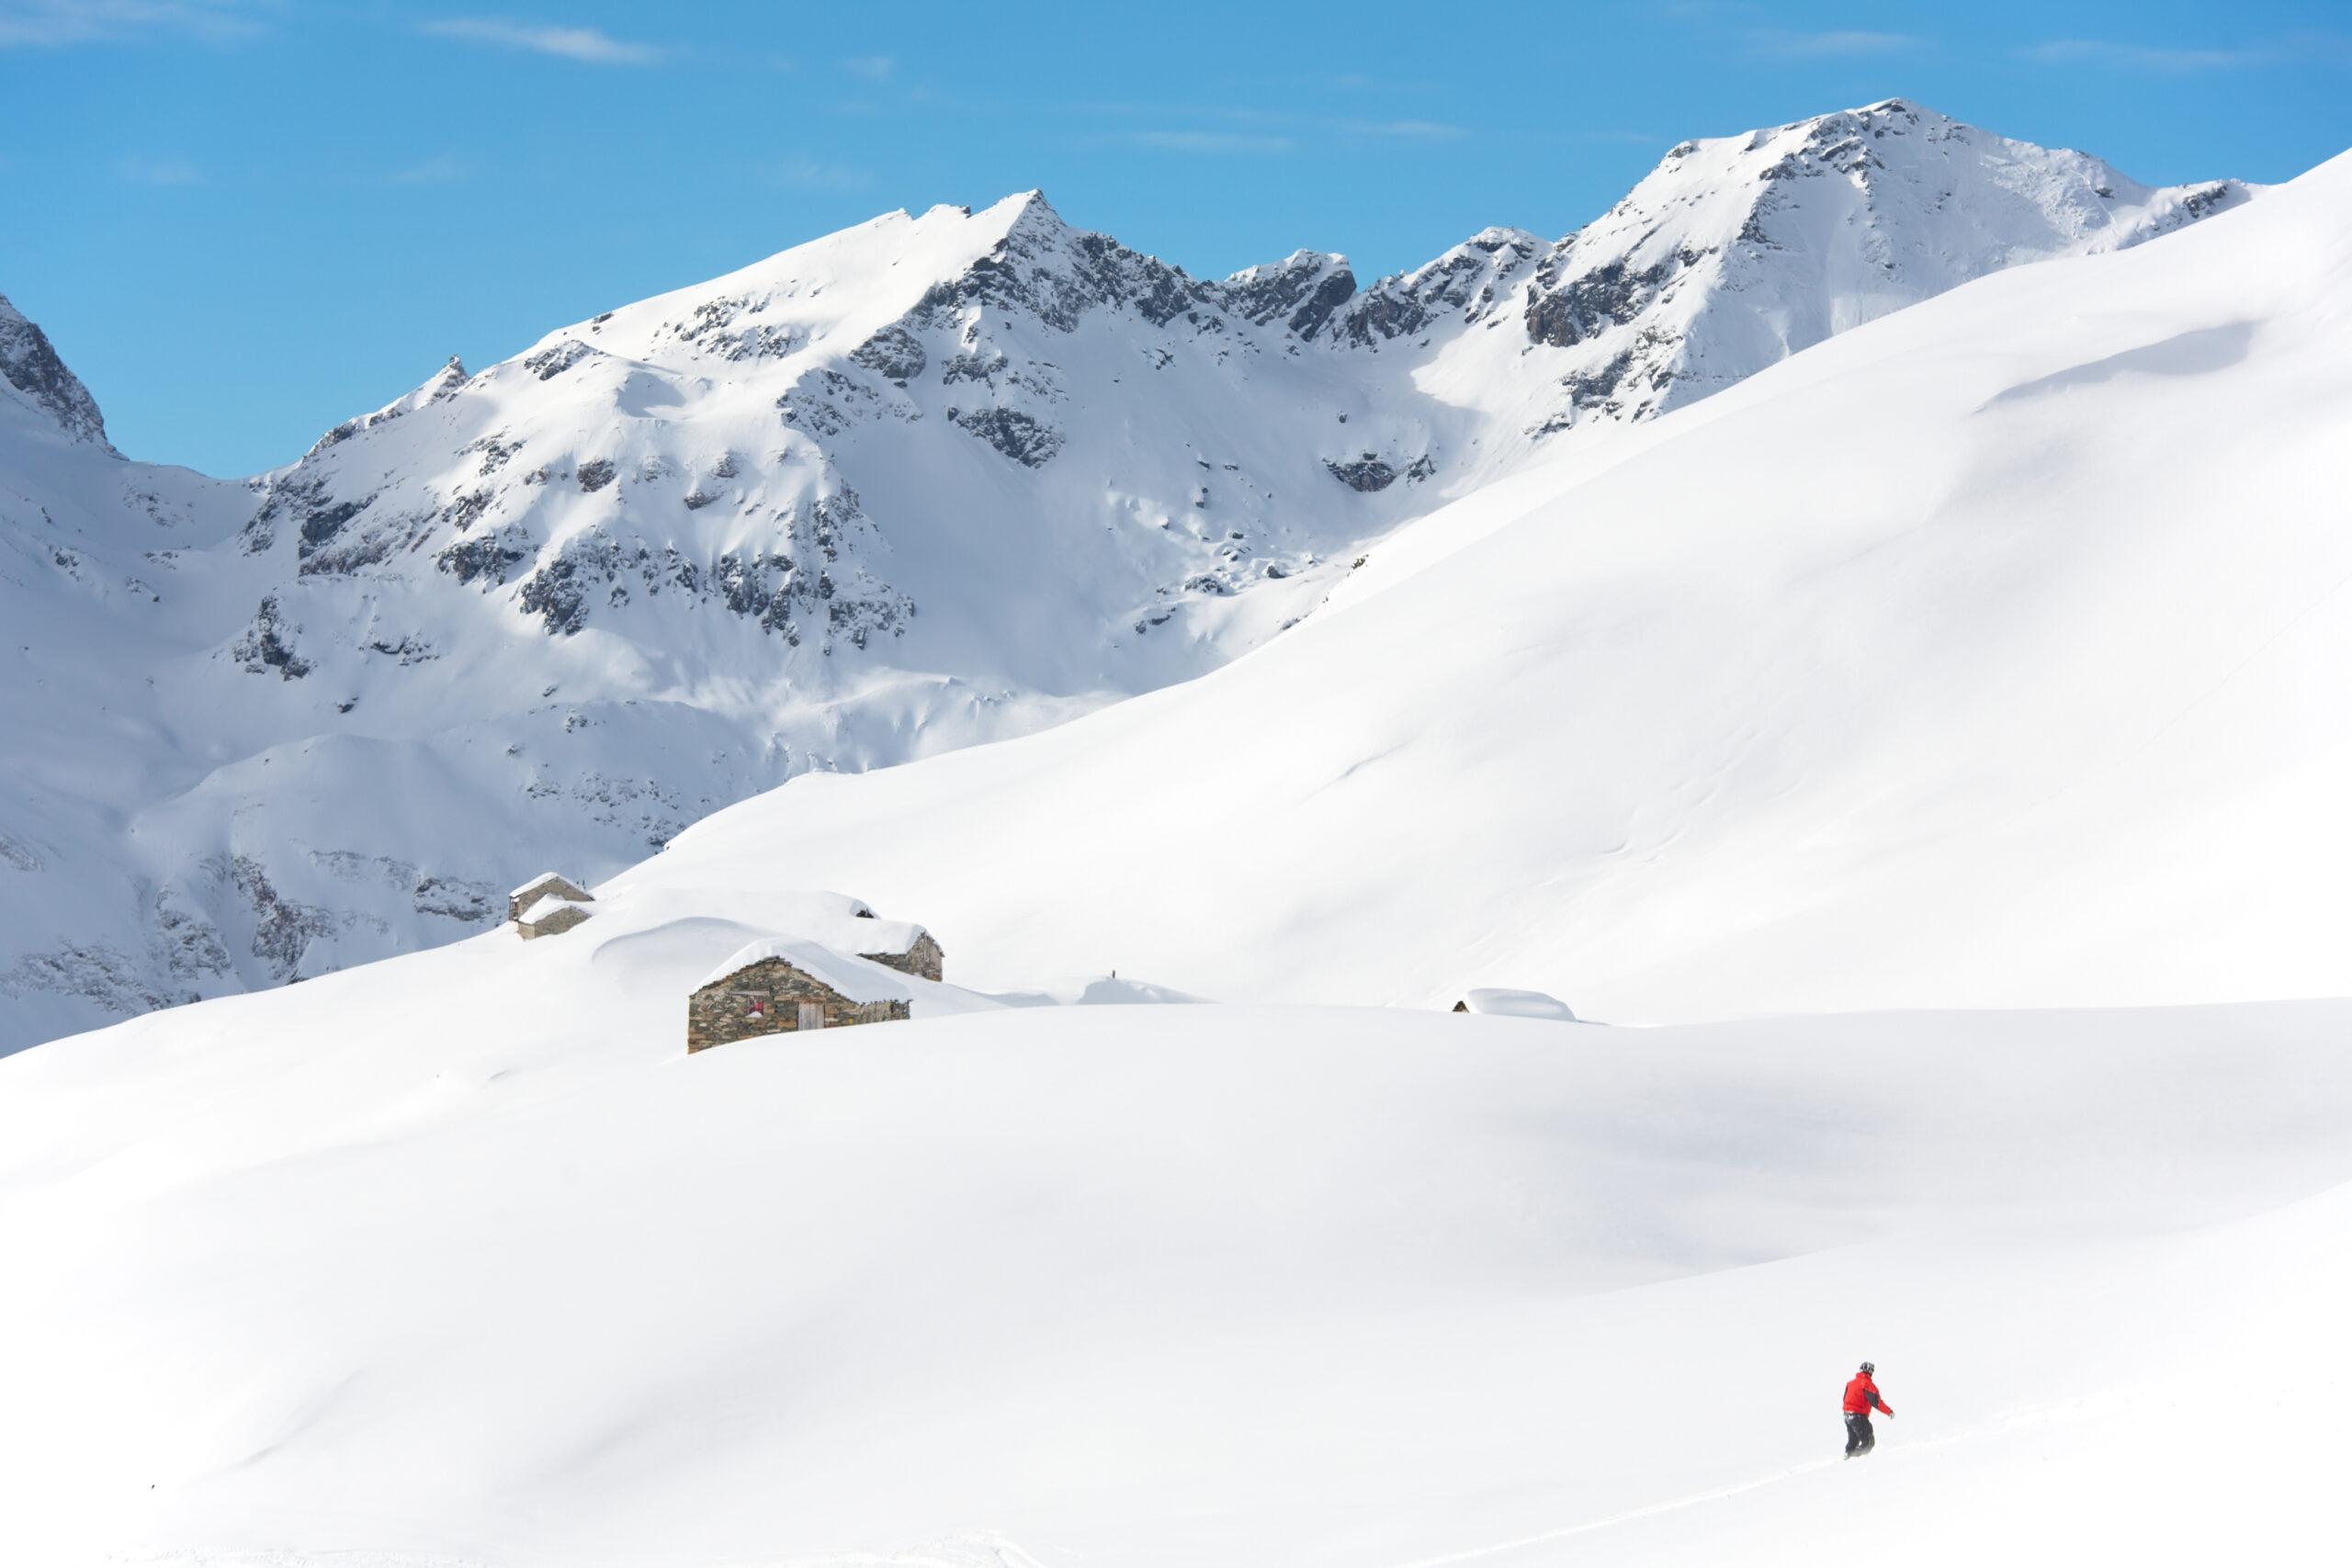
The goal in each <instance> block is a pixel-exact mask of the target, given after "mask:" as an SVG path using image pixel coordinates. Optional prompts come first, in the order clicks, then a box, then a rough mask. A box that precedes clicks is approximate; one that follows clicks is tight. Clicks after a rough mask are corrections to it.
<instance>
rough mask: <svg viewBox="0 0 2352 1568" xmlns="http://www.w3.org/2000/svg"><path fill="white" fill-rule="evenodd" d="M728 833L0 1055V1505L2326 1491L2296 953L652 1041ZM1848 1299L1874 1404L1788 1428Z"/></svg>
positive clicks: (135, 1531)
mask: <svg viewBox="0 0 2352 1568" xmlns="http://www.w3.org/2000/svg"><path fill="white" fill-rule="evenodd" d="M717 826H720V825H718V824H715V825H714V827H717ZM762 897H763V895H760V894H758V893H756V892H752V891H745V890H743V889H742V888H741V887H735V888H729V887H715V888H708V889H705V890H702V891H701V892H699V893H689V892H688V890H685V889H684V888H674V887H673V888H669V889H663V890H659V891H658V892H657V891H656V890H651V889H640V890H639V891H636V892H631V891H629V890H628V889H601V890H600V897H599V898H598V904H599V905H600V906H601V907H602V912H601V913H599V914H598V915H597V917H596V918H595V919H593V920H591V921H590V922H588V923H587V924H585V925H583V926H582V927H580V928H578V929H577V930H575V931H571V932H568V933H566V934H564V935H562V936H559V937H554V938H549V939H545V940H541V941H537V942H530V943H528V944H527V945H526V944H525V943H523V942H520V941H519V940H518V939H516V938H515V936H514V935H513V934H512V933H511V932H503V931H502V932H495V933H492V934H489V935H485V936H482V937H479V938H476V939H474V940H471V941H469V942H460V943H457V944H454V945H451V946H447V947H444V948H442V949H439V950H437V951H435V952H431V953H419V954H414V955H411V956H408V957H404V958H400V959H395V960H392V961H390V962H388V963H385V964H377V965H369V966H367V967H363V968H360V969H356V970H353V971H349V972H346V973H343V974H338V975H333V976H325V977H323V978H322V979H319V980H316V981H313V982H311V983H310V984H306V985H302V986H299V987H288V988H283V989H279V990H276V991H272V992H268V993H265V994H261V995H256V996H248V997H237V998H225V999H222V1000H220V1001H214V1002H208V1003H203V1004H200V1005H198V1006H196V1007H191V1008H187V1009H179V1010H171V1011H168V1012H164V1013H161V1014H157V1015H154V1016H152V1017H148V1018H143V1019H140V1020H137V1021H132V1022H130V1023H126V1024H123V1025H120V1026H119V1027H117V1028H115V1029H112V1030H110V1031H107V1032H103V1033H99V1034H94V1035H88V1036H83V1037H79V1038H76V1039H73V1040H69V1041H64V1042H60V1043H53V1044H50V1045H45V1046H41V1047H40V1048H37V1049H34V1050H31V1051H28V1052H25V1053H22V1054H20V1055H16V1056H13V1057H10V1058H8V1059H7V1060H6V1061H5V1062H0V1254H5V1256H6V1257H7V1258H8V1259H9V1262H10V1266H11V1272H10V1286H9V1289H8V1290H7V1291H6V1292H0V1343H6V1344H7V1345H9V1346H11V1347H13V1348H14V1353H13V1354H12V1357H11V1361H10V1373H9V1392H8V1399H9V1409H10V1417H9V1419H8V1420H7V1421H6V1423H0V1472H5V1473H6V1475H7V1476H8V1477H9V1479H10V1503H9V1506H8V1507H7V1508H6V1510H0V1558H5V1559H6V1561H9V1562H38V1563H41V1564H44V1565H46V1568H76V1565H79V1564H91V1565H94V1568H95V1565H96V1564H99V1563H107V1564H114V1563H120V1562H153V1563H158V1564H171V1565H185V1568H196V1565H199V1564H200V1565H202V1568H228V1565H232V1564H233V1565H235V1568H258V1565H260V1564H265V1563H266V1564H268V1565H269V1568H329V1565H331V1564H353V1563H363V1564H368V1565H370V1568H458V1565H460V1564H462V1565H464V1568H543V1565H547V1564H555V1563H577V1562H594V1563H598V1564H602V1565H605V1568H638V1565H643V1568H657V1565H658V1568H718V1565H721V1564H744V1563H786V1562H800V1563H810V1562H822V1563H838V1564H842V1565H843V1568H846V1565H848V1564H850V1563H858V1564H865V1565H867V1568H871V1565H873V1564H876V1563H905V1564H910V1565H912V1564H928V1565H949V1568H1026V1565H1031V1564H1035V1565H1036V1568H1063V1565H1069V1568H1080V1565H1082V1564H1087V1563H1105V1562H1108V1563H1123V1564H1133V1565H1135V1568H1179V1565H1185V1564H1196V1563H1201V1562H1219V1563H1231V1564H1234V1565H1235V1568H1255V1565H1259V1564H1264V1565H1267V1568H1273V1565H1277V1564H1281V1565H1291V1564H1297V1563H1301V1562H1306V1563H1315V1564H1322V1565H1325V1568H1403V1565H1405V1564H1412V1563H1425V1562H1453V1561H1464V1560H1469V1561H1479V1562H1497V1563H1503V1564H1521V1563H1524V1564H1529V1565H1532V1564H1536V1563H1549V1562H1560V1561H1563V1560H1564V1554H1567V1555H1568V1556H1569V1557H1570V1558H1572V1560H1573V1561H1577V1562H1642V1563H1648V1564H1659V1563H1667V1564H1679V1563H1690V1564H1709V1565H1713V1564H1721V1563H1726V1562H1738V1563H1770V1562H1819V1561H1820V1559H1821V1554H1822V1550H1823V1543H1824V1542H1831V1541H1835V1542H1848V1543H1850V1542H1851V1541H1853V1540H1858V1539H1860V1540H1868V1539H1877V1540H1896V1539H1901V1540H1903V1541H1904V1548H1903V1550H1904V1553H1905V1556H1906V1557H1907V1558H1911V1559H1915V1560H1917V1561H1920V1562H1931V1563H1956V1564H1957V1563H1966V1564H1974V1563H1980V1562H1985V1561H1988V1560H1998V1561H2001V1562H2018V1563H2023V1564H2033V1563H2045V1562H2046V1563H2052V1564H2057V1563H2075V1562H2091V1561H2110V1560H2116V1561H2132V1562H2178V1561H2188V1562H2200V1561H2203V1562H2211V1561H2232V1560H2235V1557H2236V1556H2238V1555H2242V1554H2253V1555H2260V1556H2265V1557H2268V1558H2273V1559H2276V1560H2278V1561H2287V1562H2295V1561H2304V1560H2307V1556H2306V1555H2305V1554H2300V1553H2299V1552H2298V1551H2295V1550H2294V1545H2295V1543H2296V1542H2297V1541H2298V1540H2302V1539H2305V1538H2306V1536H2307V1535H2308V1534H2309V1532H2312V1531H2313V1530H2315V1529H2334V1528H2335V1512H2334V1508H2335V1488H2334V1485H2333V1478H2334V1476H2335V1472H2336V1471H2337V1470H2340V1468H2341V1462H2340V1461H2341V1451H2340V1445H2337V1444H2336V1443H2335V1441H2334V1439H2333V1438H2331V1437H2330V1436H2329V1431H2330V1427H2329V1423H2330V1422H2332V1421H2333V1420H2334V1419H2335V1414H2334V1413H2335V1410H2336V1409H2337V1408H2339V1407H2340V1406H2341V1404H2342V1403H2343V1399H2344V1396H2345V1394H2346V1392H2347V1384H2352V1379H2347V1376H2346V1372H2347V1355H2346V1350H2345V1348H2344V1343H2343V1339H2344V1337H2343V1335H2342V1333H2341V1331H2340V1325H2341V1323H2342V1321H2343V1317H2344V1314H2345V1313H2346V1311H2347V1310H2352V1272H2348V1271H2347V1269H2346V1262H2345V1259H2346V1257H2347V1256H2348V1255H2347V1251H2346V1245H2345V1243H2346V1237H2347V1235H2352V1203H2347V1201H2346V1200H2347V1196H2352V1190H2347V1189H2346V1188H2345V1187H2344V1186H2343V1185H2342V1184H2343V1183H2345V1182H2346V1180H2347V1179H2352V1057H2347V1056H2346V1054H2345V1052H2344V1051H2343V1050H2342V1048H2341V1043H2342V1040H2343V1037H2344V1033H2345V1031H2346V1028H2347V1027H2352V1006H2347V1005H2346V1004H2344V1003H2323V1004H2286V1005H2271V1006H2265V1007H2240V1008H2232V1009H2214V1010H2180V1011H2176V1012H2169V1013H2165V1012H2137V1013H2086V1012H2069V1013H2064V1014H2052V1015H2030V1014H2009V1015H2001V1014H1980V1015H1973V1016H1963V1015H1923V1014H1912V1015H1901V1016H1876V1017H1871V1016H1863V1017H1851V1016H1849V1017H1845V1018H1839V1019H1832V1020H1806V1019H1792V1020H1781V1021H1770V1022H1761V1023H1747V1024H1733V1025H1708V1026H1694V1027H1687V1028H1681V1029H1669V1030H1657V1031H1643V1030H1626V1029H1606V1028H1589V1027H1576V1026H1567V1025H1563V1024H1560V1023H1556V1022H1551V1021H1539V1020H1529V1019H1514V1018H1508V1017H1484V1016H1477V1015H1461V1014H1451V1013H1442V1012H1434V1011H1405V1010H1375V1009H1330V1010H1326V1009H1313V1008H1287V1009H1284V1008H1236V1007H1216V1006H1208V1007H1105V1008H1071V1009H1033V1010H1003V1009H1001V1008H997V1007H993V1006H991V1005H990V998H982V997H975V996H972V995H971V994H970V993H957V992H955V991H954V990H953V988H952V987H932V986H930V985H929V983H928V982H924V981H921V980H916V979H908V980H907V981H906V984H907V985H908V986H909V987H910V988H911V989H913V990H914V991H915V992H916V993H917V1007H918V1013H919V1016H918V1018H917V1019H916V1020H915V1021H912V1022H904V1023H884V1024H874V1025H868V1026H863V1027H857V1028H845V1029H838V1030H828V1031H826V1032H824V1033H822V1034H817V1035H810V1036H797V1035H792V1036H776V1037H772V1038H769V1039H764V1040H759V1041H751V1042H741V1043H735V1044H729V1045H724V1046H721V1047H718V1048H717V1049H714V1050H710V1051H706V1052H703V1053H701V1054H698V1055H694V1056H691V1057H689V1056H686V1055H684V1054H683V1040H682V1038H681V1036H682V1033H683V1025H684V1018H683V1016H682V1014H683V1006H682V1004H683V1000H684V996H685V993H686V989H687V987H690V986H691V985H692V984H693V983H694V982H695V980H696V979H697V978H698V977H700V976H701V975H702V974H703V973H704V972H705V971H706V970H707V966H708V965H709V964H712V963H714V962H717V961H718V959H720V958H723V957H724V956H725V955H726V953H728V952H729V951H730V946H729V944H731V943H737V942H741V941H742V940H743V937H742V933H743V932H745V931H753V932H757V931H760V930H761V929H763V926H764V925H765V924H766V923H767V920H768V919H769V917H772V916H774V917H781V918H786V919H789V918H791V917H792V915H793V911H792V909H791V908H788V907H786V904H787V903H788V901H775V902H771V903H770V904H769V905H767V906H766V907H765V908H763V906H762V904H761V902H760V900H761V898H762ZM689 910H691V911H695V912H693V913H685V912H682V911H689ZM927 1001H936V1002H938V1003H939V1004H940V1005H939V1006H937V1007H936V1008H934V1009H933V1014H934V1016H931V1017H923V1016H920V1015H921V1013H922V1009H923V1008H924V1006H925V1004H926V1002H927ZM940 1015H945V1016H940ZM1865 1357H1868V1358H1871V1359H1874V1360H1876V1362H1877V1363H1878V1367H1879V1372H1880V1381H1881V1382H1882V1383H1883V1386H1884V1388H1885V1390H1886V1393H1887V1396H1888V1398H1889V1400H1890V1402H1891V1403H1892V1404H1894V1408H1895V1409H1896V1410H1897V1411H1898V1412H1899V1413H1900V1415H1899V1416H1898V1418H1896V1419H1894V1420H1893V1421H1887V1422H1883V1423H1882V1427H1883V1431H1882V1436H1881V1439H1880V1445H1879V1450H1878V1452H1877V1453H1876V1454H1875V1455H1874V1456H1872V1458H1871V1460H1870V1461H1868V1463H1867V1465H1862V1464H1855V1465H1847V1464H1842V1463H1841V1462H1840V1461H1838V1458H1837V1455H1838V1449H1839V1445H1840V1443H1841V1441H1842V1438H1843V1433H1842V1431H1841V1429H1840V1427H1839V1425H1838V1416H1837V1412H1836V1399H1837V1395H1838V1389H1839V1386H1840V1384H1841V1383H1842V1382H1843V1381H1844V1379H1845V1378H1846V1376H1847V1375H1848V1374H1849V1372H1850V1371H1851V1370H1852V1367H1853V1365H1854V1363H1855V1362H1856V1361H1858V1360H1860V1359H1863V1358H1865ZM2282 1369H2284V1370H2282ZM2282 1378H2284V1379H2285V1380H2286V1382H2285V1383H2284V1384H2283V1385H2282V1382H2281V1379H2282ZM2250 1406H2251V1409H2252V1414H2251V1415H2250V1414H2249V1408H2250ZM2250 1423H2251V1424H2252V1427H2253V1428H2254V1429H2255V1430H2256V1433H2257V1434H2258V1440H2254V1441H2250V1440H2249V1437H2248V1432H2249V1424H2250Z"/></svg>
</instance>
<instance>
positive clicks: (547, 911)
mask: <svg viewBox="0 0 2352 1568" xmlns="http://www.w3.org/2000/svg"><path fill="white" fill-rule="evenodd" d="M594 913H595V911H594V910H593V909H591V908H587V907H586V906H585V905H583V904H575V903H573V902H572V901H571V899H569V898H566V897H563V895H561V894H560V893H542V894H540V895H539V896H538V897H536V898H534V899H532V900H531V901H530V903H529V904H527V905H526V906H525V907H524V908H523V912H522V913H521V914H518V915H516V916H515V930H516V931H520V932H522V933H523V940H524V941H525V942H531V941H534V940H535V939H537V938H539V937H543V936H561V935H562V934H563V933H564V932H565V931H570V930H571V928H572V927H574V926H576V925H578V924H579V923H580V922H581V921H582V920H584V919H587V918H588V917H589V916H590V915H592V914H594Z"/></svg>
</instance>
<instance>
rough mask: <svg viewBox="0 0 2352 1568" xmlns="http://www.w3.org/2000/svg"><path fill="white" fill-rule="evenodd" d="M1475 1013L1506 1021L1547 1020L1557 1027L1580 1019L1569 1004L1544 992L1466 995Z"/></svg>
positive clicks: (1484, 990)
mask: <svg viewBox="0 0 2352 1568" xmlns="http://www.w3.org/2000/svg"><path fill="white" fill-rule="evenodd" d="M1462 999H1463V1000H1464V1001H1465V1002H1467V1003H1468V1004H1469V1007H1470V1010H1471V1011H1472V1012H1486V1013H1495V1014H1498V1015H1499V1016H1501V1017H1503V1018H1548V1019H1551V1020H1553V1021H1555V1022H1558V1023H1574V1022H1575V1021H1577V1015H1576V1014H1575V1013H1573V1012H1570V1011H1569V1010H1568V1004H1567V1003H1566V1002H1564V1001H1562V1000H1561V999H1560V998H1557V997H1555V996H1552V995H1550V994H1549V993H1547V992H1544V991H1512V990H1506V989H1503V988H1501V987H1494V986H1482V987H1479V988H1478V989H1476V990H1475V991H1472V992H1470V993H1468V994H1467V995H1465V996H1464V998H1462Z"/></svg>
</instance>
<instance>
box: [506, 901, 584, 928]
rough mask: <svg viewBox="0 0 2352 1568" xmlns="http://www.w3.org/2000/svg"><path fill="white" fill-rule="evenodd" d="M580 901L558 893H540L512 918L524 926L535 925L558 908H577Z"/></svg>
mask: <svg viewBox="0 0 2352 1568" xmlns="http://www.w3.org/2000/svg"><path fill="white" fill-rule="evenodd" d="M582 902H583V900H580V899H573V898H567V897H564V896H563V895H562V894H560V893H542V894H540V895H539V896H538V897H536V898H534V899H532V900H531V901H530V902H529V903H527V904H526V905H524V906H523V909H522V912H521V913H520V914H518V915H516V916H515V919H517V920H520V921H521V922H522V923H523V924H525V925H526V926H531V925H537V924H538V923H539V922H540V921H541V920H544V919H547V918H548V916H549V915H552V914H554V913H555V912H556V911H557V910H558V909H567V908H569V909H578V908H580V906H581V904H582ZM584 902H590V903H593V902H594V900H593V899H589V900H584ZM582 912H583V913H585V912H586V911H584V910H583V911H582Z"/></svg>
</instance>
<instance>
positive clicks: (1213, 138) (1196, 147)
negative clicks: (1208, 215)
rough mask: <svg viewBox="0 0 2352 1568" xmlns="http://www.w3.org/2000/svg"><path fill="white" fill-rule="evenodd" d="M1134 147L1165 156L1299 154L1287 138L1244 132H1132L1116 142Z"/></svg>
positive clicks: (1118, 138)
mask: <svg viewBox="0 0 2352 1568" xmlns="http://www.w3.org/2000/svg"><path fill="white" fill-rule="evenodd" d="M1112 140H1113V141H1125V142H1126V143H1128V144H1129V145H1131V146H1136V147H1151V148H1156V149H1158V150H1159V152H1212V153H1218V154H1227V155H1229V154H1234V153H1241V154H1251V153H1254V154H1259V155H1261V156H1262V155H1264V154H1268V153H1279V152H1296V151H1297V150H1298V143H1297V142H1295V141H1292V140H1291V139H1290V138H1289V137H1287V136H1259V135H1254V134H1251V133H1250V132H1248V131H1240V130H1131V131H1128V132H1127V133H1126V134H1125V135H1124V136H1118V137H1114V138H1112Z"/></svg>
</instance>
